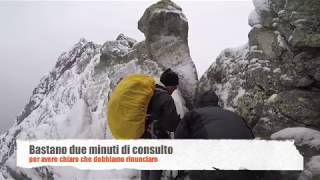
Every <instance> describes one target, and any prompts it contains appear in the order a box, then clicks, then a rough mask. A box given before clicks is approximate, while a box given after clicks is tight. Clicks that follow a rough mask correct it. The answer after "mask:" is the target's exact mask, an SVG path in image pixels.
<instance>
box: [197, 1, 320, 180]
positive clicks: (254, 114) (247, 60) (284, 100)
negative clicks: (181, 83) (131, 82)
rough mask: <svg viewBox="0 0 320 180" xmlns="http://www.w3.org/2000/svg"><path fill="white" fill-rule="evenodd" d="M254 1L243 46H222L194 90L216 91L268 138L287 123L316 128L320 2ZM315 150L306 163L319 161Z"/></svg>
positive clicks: (319, 102)
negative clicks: (233, 47)
mask: <svg viewBox="0 0 320 180" xmlns="http://www.w3.org/2000/svg"><path fill="white" fill-rule="evenodd" d="M253 3H254V5H255V10H254V11H253V12H252V13H251V14H250V17H249V24H250V25H251V26H252V29H251V31H250V32H249V35H248V37H249V42H248V44H247V45H245V46H243V47H241V48H235V49H226V50H224V51H223V52H222V53H221V54H220V56H219V57H218V58H217V60H216V62H214V63H213V64H212V66H211V67H210V68H209V69H208V70H207V72H206V73H205V74H204V75H203V77H201V80H200V83H199V87H198V91H199V92H203V91H204V90H207V89H214V90H216V92H217V94H218V95H219V96H220V98H221V105H222V106H224V107H225V108H228V109H231V110H233V111H236V112H238V113H239V114H240V115H241V116H242V117H243V118H244V119H245V120H246V121H247V122H248V124H249V125H250V126H251V127H252V128H253V130H254V133H255V135H256V136H257V137H261V138H267V139H269V138H270V136H271V135H272V134H273V133H276V132H278V131H280V130H282V129H284V128H289V127H308V128H312V129H314V130H315V131H316V130H319V129H320V86H319V83H320V81H319V77H318V76H319V73H320V53H319V52H320V44H319V43H320V40H319V18H320V14H319V12H320V3H319V1H317V0H307V1H300V0H254V1H253ZM316 138H319V137H318V136H317V137H316ZM300 151H301V153H302V154H304V153H305V151H307V150H305V149H303V148H300ZM316 152H317V153H318V154H317V153H315V154H313V156H315V157H314V158H312V157H309V158H306V166H308V165H309V166H310V163H312V162H313V163H314V162H316V161H317V160H318V159H317V158H316V155H319V151H316ZM309 160H310V161H309ZM311 161H312V162H311ZM310 172H311V171H310ZM312 172H313V171H312ZM304 173H306V172H304ZM302 176H303V175H302V174H301V173H300V172H298V173H291V174H290V173H287V172H284V173H281V175H279V177H282V179H298V177H300V178H302ZM289 177H290V178H289ZM303 177H304V178H305V179H317V178H316V177H318V176H312V175H310V174H309V175H308V176H303Z"/></svg>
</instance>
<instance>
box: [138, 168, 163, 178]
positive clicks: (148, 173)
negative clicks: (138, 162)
mask: <svg viewBox="0 0 320 180" xmlns="http://www.w3.org/2000/svg"><path fill="white" fill-rule="evenodd" d="M161 175H162V171H161V170H142V171H141V180H160V179H161Z"/></svg>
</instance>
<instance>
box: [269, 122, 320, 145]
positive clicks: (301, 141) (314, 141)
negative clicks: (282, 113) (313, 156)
mask: <svg viewBox="0 0 320 180" xmlns="http://www.w3.org/2000/svg"><path fill="white" fill-rule="evenodd" d="M271 138H272V139H281V140H284V139H294V141H295V144H296V145H298V146H302V145H307V146H309V147H313V148H316V149H318V150H319V149H320V131H317V130H313V129H309V128H304V127H293V128H286V129H283V130H281V131H278V132H276V133H274V134H272V136H271Z"/></svg>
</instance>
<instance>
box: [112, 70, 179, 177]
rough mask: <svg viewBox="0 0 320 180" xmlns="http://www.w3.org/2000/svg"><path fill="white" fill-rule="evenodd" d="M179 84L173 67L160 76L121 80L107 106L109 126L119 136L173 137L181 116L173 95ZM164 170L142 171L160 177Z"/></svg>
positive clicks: (125, 137)
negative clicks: (172, 133)
mask: <svg viewBox="0 0 320 180" xmlns="http://www.w3.org/2000/svg"><path fill="white" fill-rule="evenodd" d="M178 84H179V77H178V75H177V74H176V73H175V72H173V71H172V70H171V69H167V70H166V71H164V72H163V73H162V74H161V76H160V79H159V78H154V77H152V76H148V75H144V74H129V75H127V76H125V77H123V79H121V80H120V81H119V83H118V84H117V86H116V88H115V89H114V90H113V92H112V95H111V97H110V99H109V101H108V105H107V119H108V126H109V129H110V130H111V133H112V135H113V137H114V138H116V139H140V138H142V139H170V135H169V133H168V132H174V131H175V129H176V127H177V126H178V123H179V121H180V117H179V115H178V113H177V110H176V106H175V104H174V100H173V98H172V96H171V94H172V93H173V91H174V90H175V89H176V88H177V86H178ZM161 175H162V171H161V170H159V171H142V173H141V179H142V180H160V178H161Z"/></svg>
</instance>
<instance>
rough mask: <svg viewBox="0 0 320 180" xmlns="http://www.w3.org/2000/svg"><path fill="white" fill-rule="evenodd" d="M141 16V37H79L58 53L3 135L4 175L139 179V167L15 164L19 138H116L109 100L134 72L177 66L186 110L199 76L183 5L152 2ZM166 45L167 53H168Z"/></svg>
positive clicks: (0, 168)
mask: <svg viewBox="0 0 320 180" xmlns="http://www.w3.org/2000/svg"><path fill="white" fill-rule="evenodd" d="M172 8H174V9H172ZM157 13H159V14H161V17H160V16H158V17H157ZM147 14H152V16H148V15H147ZM152 17H153V18H152ZM163 18H164V19H163ZM142 19H145V20H140V21H139V28H141V27H142V25H141V23H142V24H144V25H143V26H144V29H143V31H144V32H145V34H146V41H142V42H137V41H136V40H134V39H132V38H130V37H127V36H125V35H123V34H120V35H119V36H118V37H117V38H116V40H113V41H107V42H105V43H104V44H103V45H98V44H95V43H93V42H89V41H86V40H85V39H81V40H80V41H79V42H78V43H76V44H75V45H74V47H73V48H72V49H71V50H70V51H67V52H65V53H63V54H61V55H60V57H59V58H58V61H57V63H56V65H55V67H54V68H53V70H52V71H51V72H50V73H49V74H48V75H46V76H45V77H43V78H42V79H41V81H40V84H39V85H38V86H37V87H36V88H35V89H34V91H33V93H32V96H31V98H30V101H29V102H28V103H27V105H26V106H25V108H24V110H23V112H22V113H21V114H20V115H19V116H18V117H17V120H16V122H15V124H14V125H13V127H12V128H10V129H9V130H8V131H7V132H6V133H5V134H2V135H1V136H0V179H73V178H74V175H75V174H77V178H80V179H102V178H105V177H108V178H110V179H113V177H116V178H117V179H138V173H139V172H138V171H135V170H123V171H103V172H102V171H81V170H78V169H75V168H71V167H63V168H61V167H40V168H33V169H23V168H17V167H16V155H15V151H16V144H15V142H16V139H65V138H89V139H90V138H92V139H105V138H112V136H111V133H110V131H109V129H108V127H107V125H106V117H105V116H106V115H105V114H106V107H105V105H106V103H107V101H108V96H109V95H110V93H111V92H112V89H113V88H114V87H115V84H116V82H117V81H118V80H119V79H120V78H121V77H123V76H124V75H126V74H130V73H143V74H149V75H153V76H159V75H160V74H161V73H162V71H163V70H165V68H168V67H170V68H172V69H173V70H175V71H177V72H178V73H179V75H180V76H181V78H182V81H181V83H180V87H179V90H181V91H182V93H180V92H179V91H176V94H175V95H174V99H175V101H176V104H177V106H178V107H177V109H178V110H181V111H180V113H181V115H183V113H184V112H183V111H185V110H186V109H185V104H184V100H183V98H182V97H181V95H180V94H185V95H186V96H185V97H186V98H187V99H186V101H188V102H191V100H192V98H193V93H194V89H195V87H196V82H197V74H196V69H195V66H194V64H193V62H192V60H191V58H190V56H189V49H188V44H187V32H188V31H187V29H185V28H186V27H188V24H187V21H186V19H185V17H184V15H183V14H182V11H181V8H179V7H178V6H177V5H174V4H173V3H172V2H170V1H161V2H159V3H157V4H155V5H153V6H151V7H150V8H148V9H147V10H146V13H145V15H144V16H143V17H142ZM157 23H160V24H161V25H163V26H165V25H167V27H166V28H167V29H162V30H161V32H157V31H156V30H157V28H158V27H159V26H158V24H157ZM172 23H174V24H175V23H181V27H179V28H181V29H180V30H179V29H178V27H176V28H174V29H170V28H169V26H171V24H172ZM169 32H170V33H169ZM171 32H174V33H171ZM151 37H152V38H151ZM154 37H157V39H154ZM150 38H151V39H150ZM156 46H159V47H161V48H159V47H158V48H157V47H156ZM168 49H170V51H169V53H165V52H164V51H166V50H168ZM169 60H170V61H169ZM187 77H188V79H187Z"/></svg>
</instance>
